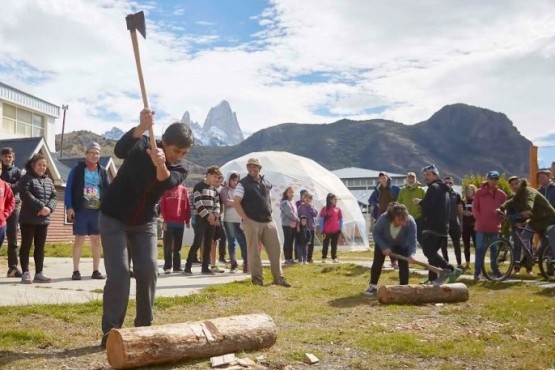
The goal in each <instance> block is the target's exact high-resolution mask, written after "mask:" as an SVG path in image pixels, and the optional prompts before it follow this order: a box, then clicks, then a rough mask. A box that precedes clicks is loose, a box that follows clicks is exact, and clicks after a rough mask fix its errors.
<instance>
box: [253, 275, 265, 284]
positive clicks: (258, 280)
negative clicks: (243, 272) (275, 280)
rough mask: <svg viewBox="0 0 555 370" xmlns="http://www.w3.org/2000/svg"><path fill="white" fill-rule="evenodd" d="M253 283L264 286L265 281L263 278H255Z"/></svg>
mask: <svg viewBox="0 0 555 370" xmlns="http://www.w3.org/2000/svg"><path fill="white" fill-rule="evenodd" d="M251 281H252V283H253V284H254V285H260V286H264V280H262V278H258V277H253V278H252V279H251Z"/></svg>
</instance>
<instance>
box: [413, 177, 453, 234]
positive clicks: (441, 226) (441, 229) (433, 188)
mask: <svg viewBox="0 0 555 370" xmlns="http://www.w3.org/2000/svg"><path fill="white" fill-rule="evenodd" d="M450 193H451V189H450V188H449V186H447V185H445V184H444V183H443V181H441V180H436V181H434V182H433V183H431V184H429V185H428V190H426V195H425V196H424V199H422V200H421V201H420V207H421V208H422V217H421V220H422V232H430V233H432V234H435V235H439V236H447V235H448V234H449V218H450V217H449V216H450V208H451V207H450V203H451V201H450Z"/></svg>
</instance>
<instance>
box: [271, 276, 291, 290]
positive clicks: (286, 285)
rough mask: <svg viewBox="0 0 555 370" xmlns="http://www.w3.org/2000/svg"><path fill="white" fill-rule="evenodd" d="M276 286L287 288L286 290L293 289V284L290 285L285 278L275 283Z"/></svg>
mask: <svg viewBox="0 0 555 370" xmlns="http://www.w3.org/2000/svg"><path fill="white" fill-rule="evenodd" d="M274 285H279V286H282V287H285V288H290V287H291V284H289V283H288V282H287V280H285V278H284V277H283V276H282V277H280V278H279V279H277V280H276V281H274Z"/></svg>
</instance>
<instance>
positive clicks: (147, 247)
mask: <svg viewBox="0 0 555 370" xmlns="http://www.w3.org/2000/svg"><path fill="white" fill-rule="evenodd" d="M153 124H154V113H153V112H152V111H150V110H149V109H147V108H145V109H143V110H142V111H141V114H140V123H139V125H138V126H137V127H135V128H133V129H131V130H130V131H128V132H127V133H126V134H125V135H123V136H122V138H121V139H120V140H119V141H118V142H117V143H116V146H115V148H114V154H115V155H116V156H117V157H118V158H122V159H123V160H124V161H123V164H122V166H121V168H120V170H119V171H118V175H117V176H116V177H115V179H114V181H113V182H112V183H111V184H110V185H109V186H108V188H107V190H106V194H105V195H104V198H103V201H102V205H101V214H100V224H99V228H100V237H101V240H102V248H103V251H104V265H105V268H106V275H107V279H106V285H105V287H104V295H103V305H102V332H103V334H104V335H103V337H102V342H101V346H103V347H105V346H106V340H107V338H108V332H109V331H110V330H111V329H112V328H121V327H122V325H123V322H124V320H125V313H126V311H127V303H128V301H129V286H130V274H129V259H128V257H131V259H132V260H133V272H134V276H135V280H136V282H137V296H136V301H137V315H136V317H135V326H150V325H151V323H152V319H153V315H152V308H153V304H154V295H155V292H156V281H157V276H158V266H157V249H156V240H157V230H156V213H155V204H156V203H157V202H158V201H159V200H160V197H161V196H162V194H164V192H165V191H167V190H169V189H172V188H175V187H176V186H178V185H180V184H181V183H182V182H183V181H184V180H185V178H186V177H187V174H188V172H187V170H186V169H185V168H184V167H183V165H182V164H181V160H182V159H183V157H185V155H186V154H187V153H188V152H189V150H190V148H191V147H192V146H193V133H192V131H191V129H190V128H189V127H187V126H186V125H184V124H182V123H180V122H177V123H173V124H171V125H170V126H169V127H168V128H167V129H166V131H165V132H164V134H163V135H162V140H161V141H157V142H156V147H155V148H152V147H150V143H149V138H148V137H147V136H145V135H143V133H144V132H145V131H148V130H149V129H151V128H152V126H153ZM151 132H152V130H151Z"/></svg>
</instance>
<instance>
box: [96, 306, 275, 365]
mask: <svg viewBox="0 0 555 370" xmlns="http://www.w3.org/2000/svg"><path fill="white" fill-rule="evenodd" d="M276 339H277V328H276V325H275V323H274V321H273V320H272V318H271V317H270V316H268V315H265V314H254V315H242V316H230V317H221V318H216V319H213V320H206V321H195V322H188V323H179V324H168V325H160V326H144V327H138V328H125V329H112V330H111V331H110V334H109V335H108V340H107V342H106V354H107V356H108V362H109V363H110V365H111V366H112V367H113V368H115V369H127V368H132V367H138V366H145V365H152V364H160V363H164V362H169V361H176V360H184V359H193V358H208V357H212V356H219V355H224V354H226V353H234V352H238V351H251V350H259V349H262V348H268V347H271V346H273V345H274V344H275V343H276Z"/></svg>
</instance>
